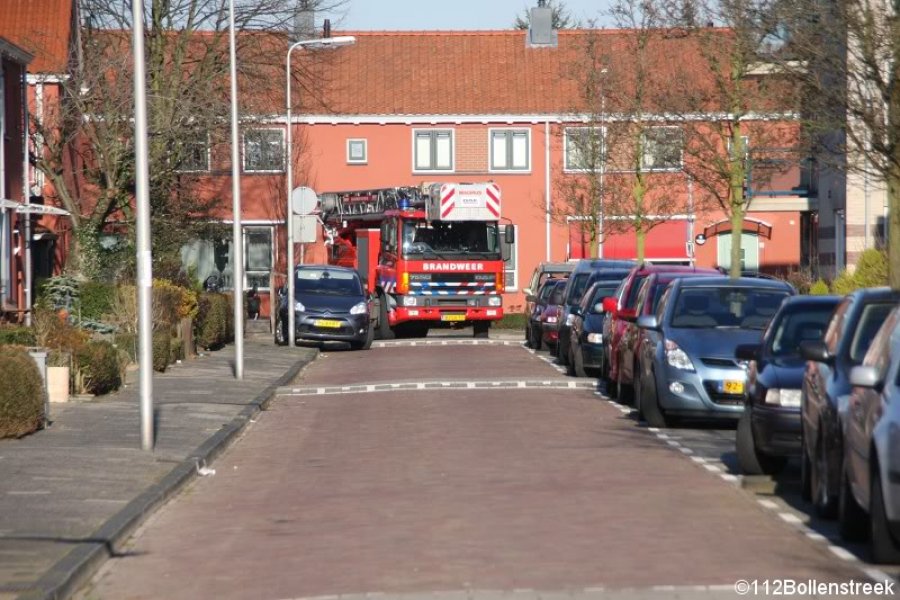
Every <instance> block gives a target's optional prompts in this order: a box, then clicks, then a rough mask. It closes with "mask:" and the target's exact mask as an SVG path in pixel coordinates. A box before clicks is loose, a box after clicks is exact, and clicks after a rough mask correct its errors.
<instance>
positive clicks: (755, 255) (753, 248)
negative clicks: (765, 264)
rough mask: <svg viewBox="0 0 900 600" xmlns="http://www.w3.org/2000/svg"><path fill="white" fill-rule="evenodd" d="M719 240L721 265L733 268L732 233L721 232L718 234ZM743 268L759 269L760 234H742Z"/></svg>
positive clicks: (747, 269)
mask: <svg viewBox="0 0 900 600" xmlns="http://www.w3.org/2000/svg"><path fill="white" fill-rule="evenodd" d="M716 239H717V240H718V244H719V249H718V260H719V266H720V267H722V268H723V269H726V270H727V269H730V268H731V234H730V233H721V234H719V235H717V236H716ZM741 270H743V271H757V270H759V236H757V235H756V234H754V233H742V234H741Z"/></svg>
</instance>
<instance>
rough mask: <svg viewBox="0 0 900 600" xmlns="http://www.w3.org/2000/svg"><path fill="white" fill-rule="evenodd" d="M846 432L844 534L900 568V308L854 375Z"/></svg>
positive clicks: (841, 503)
mask: <svg viewBox="0 0 900 600" xmlns="http://www.w3.org/2000/svg"><path fill="white" fill-rule="evenodd" d="M850 384H851V385H853V386H854V387H853V391H852V392H851V394H850V402H849V406H848V408H847V414H846V416H845V417H844V422H843V423H842V426H843V429H844V472H843V477H842V478H841V490H840V500H839V501H838V506H839V508H838V511H839V516H840V521H841V533H842V534H843V535H844V537H846V538H849V539H864V538H865V537H866V536H868V537H869V538H870V540H871V544H872V557H873V559H874V561H875V562H878V563H900V306H898V307H895V308H894V309H893V310H892V311H891V313H890V315H889V316H888V318H887V319H886V320H885V322H884V324H883V325H882V326H881V329H880V330H879V331H878V335H876V336H875V339H874V340H872V345H871V346H869V351H868V352H867V353H866V357H865V358H864V359H863V363H862V365H860V366H858V367H853V369H851V371H850Z"/></svg>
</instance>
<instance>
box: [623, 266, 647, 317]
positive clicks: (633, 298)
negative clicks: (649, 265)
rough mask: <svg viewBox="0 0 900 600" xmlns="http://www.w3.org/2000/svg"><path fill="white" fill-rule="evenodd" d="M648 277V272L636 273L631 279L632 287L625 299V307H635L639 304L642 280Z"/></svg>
mask: <svg viewBox="0 0 900 600" xmlns="http://www.w3.org/2000/svg"><path fill="white" fill-rule="evenodd" d="M646 278H647V274H644V275H635V276H634V279H633V280H632V281H631V287H630V288H629V289H628V297H627V298H626V299H625V308H629V309H630V308H634V307H635V306H637V299H638V294H639V293H640V291H641V282H643V281H644V280H645V279H646Z"/></svg>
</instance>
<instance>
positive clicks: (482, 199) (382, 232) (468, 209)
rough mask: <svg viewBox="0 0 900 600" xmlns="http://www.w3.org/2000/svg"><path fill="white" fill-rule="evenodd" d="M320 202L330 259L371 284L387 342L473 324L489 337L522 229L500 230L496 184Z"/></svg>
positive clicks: (327, 197)
mask: <svg viewBox="0 0 900 600" xmlns="http://www.w3.org/2000/svg"><path fill="white" fill-rule="evenodd" d="M320 202H321V204H320V206H321V211H322V214H321V218H322V221H323V223H324V225H325V234H326V238H327V239H326V245H329V246H330V247H331V248H330V252H329V262H330V263H331V264H336V265H341V266H347V267H353V268H355V269H357V270H358V271H359V273H360V276H361V277H362V278H363V279H364V280H365V281H366V285H367V288H368V290H369V292H370V293H371V294H373V298H374V299H375V302H374V312H375V315H374V316H375V320H376V323H377V333H378V334H379V336H380V337H381V338H392V337H395V336H397V337H413V336H423V335H425V334H427V332H428V329H429V328H432V327H449V326H466V325H472V326H473V329H474V332H475V337H485V336H487V333H488V329H489V328H490V324H491V321H496V320H498V319H500V318H502V317H503V301H502V297H501V294H502V292H503V285H504V281H503V274H504V260H506V259H508V258H509V252H510V247H511V244H512V243H513V242H514V235H515V231H514V228H513V226H512V225H511V224H507V225H506V226H505V227H502V228H501V224H500V222H501V217H500V188H499V187H498V186H497V185H496V184H494V183H444V184H432V185H423V186H421V187H395V188H383V189H375V190H360V191H352V192H326V193H323V194H320ZM504 220H505V221H508V219H504Z"/></svg>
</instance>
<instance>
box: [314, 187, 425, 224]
mask: <svg viewBox="0 0 900 600" xmlns="http://www.w3.org/2000/svg"><path fill="white" fill-rule="evenodd" d="M320 198H321V206H322V220H323V221H324V222H325V223H338V222H341V221H349V220H378V219H381V218H382V217H383V215H384V213H385V211H388V210H397V209H403V208H411V207H413V206H421V205H424V202H425V196H424V192H423V191H422V190H420V189H419V188H417V187H392V188H380V189H373V190H356V191H352V192H324V193H322V194H321V195H320Z"/></svg>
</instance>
